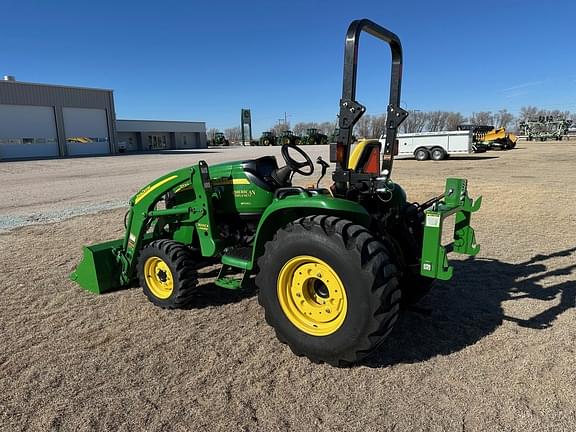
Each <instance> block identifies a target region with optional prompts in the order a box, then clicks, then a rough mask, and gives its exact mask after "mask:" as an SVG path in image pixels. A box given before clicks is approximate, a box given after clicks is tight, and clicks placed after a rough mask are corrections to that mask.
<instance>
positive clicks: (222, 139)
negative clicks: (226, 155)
mask: <svg viewBox="0 0 576 432" xmlns="http://www.w3.org/2000/svg"><path fill="white" fill-rule="evenodd" d="M211 144H212V145H213V146H229V145H230V141H228V140H227V139H226V136H225V135H224V134H223V133H222V132H216V133H215V134H214V138H213V139H212V143H211Z"/></svg>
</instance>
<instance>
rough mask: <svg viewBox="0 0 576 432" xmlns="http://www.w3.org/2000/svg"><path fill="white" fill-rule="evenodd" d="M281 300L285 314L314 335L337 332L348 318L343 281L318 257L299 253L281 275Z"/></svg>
mask: <svg viewBox="0 0 576 432" xmlns="http://www.w3.org/2000/svg"><path fill="white" fill-rule="evenodd" d="M277 292H278V300H279V301H280V306H281V307H282V311H283V312H284V314H285V315H286V317H287V318H288V319H289V320H290V322H291V323H292V324H294V326H296V327H297V328H298V329H299V330H301V331H303V332H304V333H307V334H309V335H313V336H328V335H331V334H332V333H334V332H336V330H338V329H339V328H340V326H341V325H342V323H343V322H344V319H345V318H346V311H347V308H348V301H347V299H346V290H345V289H344V284H343V283H342V281H341V280H340V278H339V277H338V274H337V273H336V272H335V271H334V269H333V268H332V267H331V266H329V265H328V264H326V263H325V262H324V261H322V260H321V259H319V258H316V257H313V256H308V255H299V256H297V257H294V258H292V259H291V260H290V261H288V262H287V263H286V264H284V266H283V267H282V269H281V270H280V274H279V275H278V282H277Z"/></svg>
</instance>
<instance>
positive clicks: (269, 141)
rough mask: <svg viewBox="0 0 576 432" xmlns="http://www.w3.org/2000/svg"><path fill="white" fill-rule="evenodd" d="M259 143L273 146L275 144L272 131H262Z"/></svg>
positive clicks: (274, 136)
mask: <svg viewBox="0 0 576 432" xmlns="http://www.w3.org/2000/svg"><path fill="white" fill-rule="evenodd" d="M260 145H261V146H271V145H272V146H273V145H276V135H274V134H273V133H272V132H270V131H268V132H262V136H261V137H260Z"/></svg>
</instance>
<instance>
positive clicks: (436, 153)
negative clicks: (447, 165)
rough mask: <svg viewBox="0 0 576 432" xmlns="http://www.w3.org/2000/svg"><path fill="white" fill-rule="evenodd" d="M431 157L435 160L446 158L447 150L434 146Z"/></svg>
mask: <svg viewBox="0 0 576 432" xmlns="http://www.w3.org/2000/svg"><path fill="white" fill-rule="evenodd" d="M430 158H431V159H432V160H435V161H440V160H443V159H445V158H446V152H445V151H444V149H442V148H440V147H434V148H433V149H432V151H431V152H430Z"/></svg>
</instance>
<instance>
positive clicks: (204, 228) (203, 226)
mask: <svg viewBox="0 0 576 432" xmlns="http://www.w3.org/2000/svg"><path fill="white" fill-rule="evenodd" d="M196 226H197V227H198V229H199V230H202V231H208V224H205V223H198V224H196Z"/></svg>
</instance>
